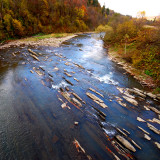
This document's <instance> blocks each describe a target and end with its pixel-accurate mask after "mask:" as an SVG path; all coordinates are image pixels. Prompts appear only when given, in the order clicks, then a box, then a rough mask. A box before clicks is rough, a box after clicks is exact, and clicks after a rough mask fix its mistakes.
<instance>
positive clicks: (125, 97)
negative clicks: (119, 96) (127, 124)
mask: <svg viewBox="0 0 160 160" xmlns="http://www.w3.org/2000/svg"><path fill="white" fill-rule="evenodd" d="M123 98H124V99H125V100H126V101H128V102H130V103H132V104H133V105H135V106H138V102H137V101H136V100H134V99H132V98H129V97H127V96H123Z"/></svg>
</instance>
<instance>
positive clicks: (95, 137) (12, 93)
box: [0, 34, 160, 160]
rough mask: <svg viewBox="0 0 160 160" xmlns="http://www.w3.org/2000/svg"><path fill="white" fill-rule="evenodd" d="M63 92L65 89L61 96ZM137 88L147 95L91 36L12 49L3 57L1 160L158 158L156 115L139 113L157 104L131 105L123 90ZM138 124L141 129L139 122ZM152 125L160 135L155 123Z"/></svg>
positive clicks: (0, 66) (159, 139)
mask: <svg viewBox="0 0 160 160" xmlns="http://www.w3.org/2000/svg"><path fill="white" fill-rule="evenodd" d="M28 49H32V51H34V52H36V53H37V54H38V53H41V54H40V55H39V56H38V58H39V60H40V61H37V60H35V59H33V58H32V57H31V56H30V54H29V52H28ZM12 53H15V56H14V55H13V54H12ZM82 66H83V67H82ZM39 67H41V68H39ZM31 70H32V71H33V73H31V72H32V71H31ZM66 72H67V73H69V74H70V75H71V76H72V77H68V76H67V75H66V74H65V73H66ZM66 79H67V80H69V81H70V82H71V83H72V84H73V85H71V84H69V83H67V81H66ZM65 87H68V88H69V89H70V90H69V91H63V90H65ZM134 87H135V88H138V89H141V90H147V88H143V86H141V84H140V83H139V82H137V80H135V79H134V78H133V77H132V76H131V75H129V74H126V71H125V70H123V68H122V66H120V65H118V64H116V63H114V62H112V61H111V60H110V58H109V57H108V55H107V50H106V49H104V48H103V41H102V40H100V39H97V35H96V34H81V35H78V36H76V37H74V38H72V39H70V40H68V41H66V42H64V43H63V44H62V45H61V46H60V47H57V48H55V47H44V46H39V47H33V46H21V47H15V46H12V47H11V48H9V49H4V50H1V51H0V159H2V160H22V159H24V160H25V159H26V160H85V159H93V160H110V159H116V158H117V159H118V157H119V158H120V159H127V158H128V159H141V160H144V159H145V160H151V159H152V160H158V159H159V157H160V154H159V153H160V152H159V149H158V148H157V146H156V145H155V142H159V143H160V136H159V135H158V134H156V133H155V132H153V131H151V130H150V129H149V128H148V127H147V122H148V119H153V118H157V119H158V114H156V113H155V112H153V111H151V110H149V109H147V110H146V108H147V107H146V108H144V106H149V107H150V106H152V107H156V108H158V107H159V103H158V102H156V101H154V100H152V99H150V98H149V97H146V98H145V99H141V98H138V97H136V98H135V100H136V101H137V102H138V106H135V105H133V104H131V103H129V102H128V101H126V100H125V99H124V97H123V96H124V94H123V93H121V92H120V90H123V91H125V90H126V88H134ZM60 88H61V89H60ZM89 88H93V89H94V90H96V91H97V92H99V93H101V94H102V95H103V96H104V97H102V96H101V95H98V94H97V93H95V92H93V91H91V90H89ZM64 92H65V93H68V94H69V95H70V96H71V97H73V95H71V93H72V92H74V93H76V94H77V95H78V96H79V97H80V98H81V99H82V100H83V101H84V102H85V103H82V102H81V101H80V100H78V101H79V102H80V103H81V105H82V106H80V105H78V104H75V103H73V102H71V101H70V100H67V99H66V98H65V97H64V96H63V93H64ZM86 92H89V93H92V94H94V95H96V96H97V97H99V98H100V99H101V100H103V102H104V104H105V105H107V106H108V108H102V107H101V106H100V105H99V104H97V103H95V101H93V100H92V99H91V98H89V97H88V96H87V95H86ZM119 102H123V104H125V106H122V105H120V103H119ZM62 104H64V105H62ZM97 109H98V110H97ZM99 111H102V112H103V113H104V114H106V117H102V115H101V114H100V112H99ZM137 117H140V118H142V119H143V120H145V122H140V121H138V120H137ZM104 118H105V119H104ZM76 122H78V125H77V124H75V123H76ZM149 123H150V124H152V125H153V126H155V127H156V128H157V129H159V130H160V125H159V124H158V123H154V122H149ZM138 126H140V127H141V128H143V129H144V130H146V131H147V132H148V133H149V134H150V135H149V137H150V138H151V140H147V139H145V138H144V132H143V131H142V130H140V129H139V128H138ZM117 128H120V129H121V130H123V129H125V130H127V131H128V132H129V133H130V134H128V133H127V132H125V131H124V130H123V132H124V133H125V134H127V137H125V136H124V135H123V134H122V133H120V132H119V131H117ZM116 135H121V136H122V137H124V138H125V139H127V140H128V141H129V140H130V139H129V138H131V139H132V140H134V141H135V142H136V143H137V144H138V145H139V146H140V147H141V148H142V149H138V148H137V147H135V146H134V145H133V144H132V143H131V142H130V143H131V144H132V145H133V146H134V147H135V149H136V152H132V151H129V150H127V149H126V148H125V147H124V146H123V145H122V146H123V149H122V148H121V147H120V146H121V145H120V142H118V141H117V139H116V138H115V136H116ZM116 146H117V147H118V148H119V149H118V148H116ZM120 149H121V150H122V151H120ZM115 155H116V156H115Z"/></svg>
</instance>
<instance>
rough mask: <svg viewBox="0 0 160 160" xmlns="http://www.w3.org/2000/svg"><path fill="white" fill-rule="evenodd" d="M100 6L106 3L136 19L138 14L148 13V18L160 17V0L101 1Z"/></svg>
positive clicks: (107, 6) (111, 7)
mask: <svg viewBox="0 0 160 160" xmlns="http://www.w3.org/2000/svg"><path fill="white" fill-rule="evenodd" d="M99 2H100V4H101V5H103V4H104V3H105V6H106V8H110V9H112V10H114V11H116V12H119V13H121V14H124V15H132V16H134V17H136V15H137V12H139V11H146V16H158V15H160V0H148V1H147V0H132V1H129V0H99Z"/></svg>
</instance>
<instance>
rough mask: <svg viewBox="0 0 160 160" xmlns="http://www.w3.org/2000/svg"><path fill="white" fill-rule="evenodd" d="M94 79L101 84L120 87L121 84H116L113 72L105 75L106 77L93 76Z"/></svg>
mask: <svg viewBox="0 0 160 160" xmlns="http://www.w3.org/2000/svg"><path fill="white" fill-rule="evenodd" d="M93 77H94V78H96V79H98V80H99V81H100V82H104V83H107V84H113V85H118V84H119V83H118V82H116V81H114V80H113V79H112V73H111V72H110V73H109V74H106V75H104V76H99V75H96V74H93Z"/></svg>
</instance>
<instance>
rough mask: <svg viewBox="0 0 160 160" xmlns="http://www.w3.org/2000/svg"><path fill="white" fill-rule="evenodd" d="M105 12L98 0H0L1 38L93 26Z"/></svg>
mask: <svg viewBox="0 0 160 160" xmlns="http://www.w3.org/2000/svg"><path fill="white" fill-rule="evenodd" d="M105 12H107V10H106V9H105V8H104V7H102V8H101V6H100V4H99V2H98V0H1V2H0V40H4V39H8V38H14V37H15V38H20V37H24V36H31V35H34V34H37V33H54V32H55V33H59V32H79V31H88V30H93V29H94V28H95V27H97V26H98V25H99V24H103V23H104V21H105V19H106V16H105V15H106V13H105Z"/></svg>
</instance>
